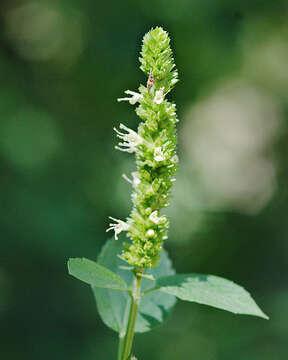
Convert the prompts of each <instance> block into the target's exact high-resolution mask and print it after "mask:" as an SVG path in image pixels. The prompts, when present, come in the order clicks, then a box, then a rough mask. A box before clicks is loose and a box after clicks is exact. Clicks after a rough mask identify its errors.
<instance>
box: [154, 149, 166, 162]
mask: <svg viewBox="0 0 288 360" xmlns="http://www.w3.org/2000/svg"><path fill="white" fill-rule="evenodd" d="M154 160H155V161H163V160H165V156H164V152H163V150H162V149H161V147H160V146H156V147H155V149H154Z"/></svg>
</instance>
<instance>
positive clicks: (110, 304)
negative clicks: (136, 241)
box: [92, 239, 176, 333]
mask: <svg viewBox="0 0 288 360" xmlns="http://www.w3.org/2000/svg"><path fill="white" fill-rule="evenodd" d="M121 252H122V243H121V241H120V240H118V241H115V240H114V239H112V240H108V241H107V242H106V244H105V245H104V246H103V248H102V251H101V253H100V255H99V257H98V263H99V264H100V265H103V266H105V267H107V268H109V269H110V270H111V271H113V272H114V273H116V274H118V275H119V276H121V278H122V279H124V281H125V282H126V283H127V284H128V285H132V281H133V275H132V273H131V271H129V270H125V269H123V265H124V266H125V265H127V264H126V263H125V262H124V261H122V260H121V259H120V258H119V257H118V256H117V255H118V254H121ZM146 273H147V274H148V275H152V276H153V277H154V278H155V279H157V278H159V277H162V276H167V275H172V274H174V273H175V272H174V270H173V269H172V266H171V261H170V260H169V258H168V256H167V253H166V252H163V253H162V256H161V262H160V263H159V266H158V267H157V268H154V269H151V270H149V271H147V272H146ZM155 284H156V281H154V280H150V279H145V278H143V280H142V284H141V291H146V290H147V289H150V288H153V287H154V286H155ZM92 290H93V293H94V296H95V299H96V303H97V307H98V311H99V314H100V316H101V318H102V320H103V321H104V323H105V324H106V325H107V326H108V327H110V328H111V329H113V330H115V331H117V332H120V333H121V332H124V331H125V329H126V324H127V318H128V313H129V306H130V296H129V295H128V294H127V292H122V291H121V292H120V291H111V290H108V289H97V288H95V287H92ZM175 302H176V298H175V297H174V296H172V295H168V294H164V293H161V292H160V291H153V293H150V294H147V295H146V296H145V297H143V298H142V300H141V303H140V307H139V313H138V317H137V321H136V327H135V332H146V331H149V330H151V329H152V328H153V327H155V326H156V325H159V324H161V323H162V322H163V321H165V320H166V319H167V317H168V315H169V314H170V312H171V310H172V308H173V306H174V305H175Z"/></svg>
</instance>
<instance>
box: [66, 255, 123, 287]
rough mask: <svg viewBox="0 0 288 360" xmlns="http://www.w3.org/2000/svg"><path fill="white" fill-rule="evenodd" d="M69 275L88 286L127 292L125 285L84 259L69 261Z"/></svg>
mask: <svg viewBox="0 0 288 360" xmlns="http://www.w3.org/2000/svg"><path fill="white" fill-rule="evenodd" d="M68 271H69V274H70V275H72V276H74V277H75V278H77V279H79V280H81V281H84V282H85V283H87V284H89V285H93V286H94V287H100V288H108V289H114V290H127V284H126V283H125V281H124V280H122V279H121V278H120V277H119V276H118V275H116V274H115V273H113V272H112V271H110V270H108V269H107V268H105V267H103V266H101V265H99V264H97V263H96V262H94V261H92V260H88V259H85V258H82V259H79V258H76V259H69V261H68Z"/></svg>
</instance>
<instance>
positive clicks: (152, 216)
mask: <svg viewBox="0 0 288 360" xmlns="http://www.w3.org/2000/svg"><path fill="white" fill-rule="evenodd" d="M149 219H150V220H151V221H152V222H153V223H154V224H156V225H158V224H161V223H163V222H164V221H165V220H166V219H165V216H158V211H157V210H155V211H153V212H152V213H151V214H150V216H149Z"/></svg>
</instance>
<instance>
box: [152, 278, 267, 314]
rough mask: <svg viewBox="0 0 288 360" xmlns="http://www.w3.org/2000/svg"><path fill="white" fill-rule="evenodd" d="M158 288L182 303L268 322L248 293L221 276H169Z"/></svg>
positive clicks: (158, 281) (161, 281)
mask: <svg viewBox="0 0 288 360" xmlns="http://www.w3.org/2000/svg"><path fill="white" fill-rule="evenodd" d="M156 288H159V290H160V291H161V292H164V293H167V294H172V295H175V296H176V297H178V298H179V299H181V300H187V301H193V302H196V303H199V304H205V305H210V306H213V307H216V308H219V309H222V310H227V311H230V312H232V313H235V314H246V315H254V316H259V317H262V318H264V319H268V316H267V315H265V314H264V313H263V312H262V310H261V309H260V308H259V307H258V306H257V304H256V303H255V301H254V300H253V299H252V297H251V296H250V294H249V293H248V292H247V291H246V290H245V289H243V288H242V287H241V286H239V285H237V284H235V283H233V282H232V281H229V280H226V279H223V278H220V277H218V276H213V275H200V274H183V275H182V274H179V275H173V276H166V277H163V278H160V279H158V280H157V285H156Z"/></svg>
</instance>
